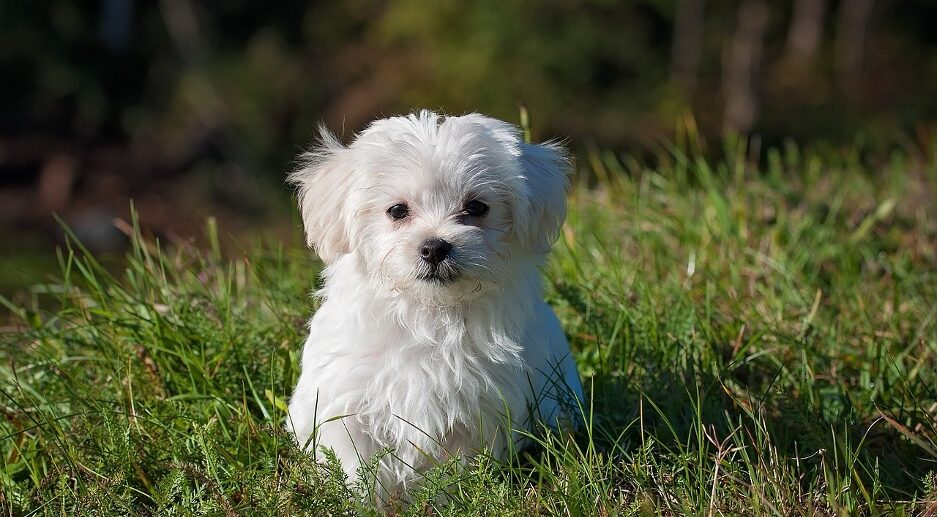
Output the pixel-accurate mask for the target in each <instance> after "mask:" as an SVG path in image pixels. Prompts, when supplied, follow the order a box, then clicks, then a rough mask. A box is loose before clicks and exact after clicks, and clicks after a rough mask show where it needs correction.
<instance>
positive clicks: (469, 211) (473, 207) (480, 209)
mask: <svg viewBox="0 0 938 517" xmlns="http://www.w3.org/2000/svg"><path fill="white" fill-rule="evenodd" d="M463 211H464V212H466V215H471V216H472V217H482V216H483V215H485V214H487V213H489V205H486V204H485V203H483V202H481V201H479V200H478V199H473V200H472V201H470V202H468V203H466V208H464V209H463Z"/></svg>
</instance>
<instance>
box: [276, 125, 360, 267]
mask: <svg viewBox="0 0 938 517" xmlns="http://www.w3.org/2000/svg"><path fill="white" fill-rule="evenodd" d="M347 152H348V150H347V149H346V147H345V146H343V145H342V144H341V143H340V142H339V140H338V139H337V138H336V137H335V135H333V134H332V133H330V132H329V130H328V129H326V128H325V127H323V126H320V127H319V141H318V142H317V143H316V144H314V145H313V148H312V149H311V150H310V151H308V152H305V153H303V154H302V155H300V157H299V162H300V165H299V167H297V169H296V170H294V171H293V172H292V173H291V174H290V176H289V177H288V179H287V181H289V182H290V183H292V184H294V185H296V187H297V197H298V202H299V207H300V214H301V215H302V217H303V228H304V229H305V231H306V243H307V244H308V245H309V246H310V247H312V248H314V249H315V250H316V253H317V254H319V258H321V259H322V261H323V262H325V263H326V264H330V263H332V261H334V260H335V259H337V258H339V257H340V256H341V255H344V254H346V253H349V251H350V249H351V248H350V242H351V238H350V233H349V230H350V228H351V213H350V211H349V199H348V197H349V195H350V193H351V192H352V184H353V181H352V177H353V174H352V167H351V164H348V163H346V160H345V157H346V156H347Z"/></svg>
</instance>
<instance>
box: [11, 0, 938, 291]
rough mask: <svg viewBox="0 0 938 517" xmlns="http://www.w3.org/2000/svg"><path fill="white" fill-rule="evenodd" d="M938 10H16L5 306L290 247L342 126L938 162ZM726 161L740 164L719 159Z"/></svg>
mask: <svg viewBox="0 0 938 517" xmlns="http://www.w3.org/2000/svg"><path fill="white" fill-rule="evenodd" d="M935 20H936V12H935V2H934V0H891V1H890V0H841V1H834V0H793V1H777V2H776V1H773V2H769V1H765V0H743V1H729V0H727V1H713V0H709V1H708V0H679V1H665V0H646V1H640V0H634V1H616V0H587V1H557V0H543V1H533V0H497V1H495V0H481V1H472V2H460V1H456V0H435V1H426V0H387V1H366V0H348V1H342V2H290V1H277V2H258V1H248V0H225V1H209V0H206V1H199V2H197V1H194V0H161V1H155V0H150V1H134V0H97V1H63V0H45V1H43V2H26V1H17V0H11V1H6V2H3V3H0V34H2V37H0V77H2V81H0V102H2V106H3V108H2V110H0V270H2V271H3V273H0V293H2V292H7V291H9V290H11V289H15V288H17V287H18V286H22V285H25V284H27V283H29V282H31V281H34V280H35V279H37V278H41V275H43V274H47V273H48V272H49V271H52V270H55V268H56V265H55V255H54V253H52V251H51V250H52V249H53V248H54V246H55V245H56V243H58V242H61V239H62V231H61V229H60V227H59V225H58V223H57V222H56V221H55V219H54V218H53V216H52V215H51V214H53V213H55V214H58V215H59V216H60V217H61V218H62V219H63V220H64V221H65V222H66V223H67V224H68V225H69V226H70V227H71V228H72V229H73V230H74V232H75V233H76V234H77V235H78V237H79V238H80V239H82V241H83V242H84V243H85V244H86V245H87V246H88V247H89V248H91V249H92V250H94V251H97V252H99V253H105V254H106V253H108V252H111V253H120V251H121V249H122V247H123V246H124V243H125V240H126V239H125V236H124V234H123V233H122V231H121V224H117V225H115V224H114V220H115V218H120V219H122V220H123V221H127V220H129V216H128V214H129V206H130V205H129V200H130V199H133V200H134V203H135V206H136V209H137V211H138V212H139V215H140V219H141V224H142V225H143V226H144V227H146V228H147V229H148V230H149V231H152V232H153V233H154V234H156V235H157V236H159V237H160V238H161V239H164V240H168V241H170V242H172V241H176V240H179V241H186V240H188V239H190V238H191V236H193V235H199V234H201V233H202V230H201V228H202V227H203V226H204V222H205V218H206V217H207V216H209V215H214V216H215V217H216V218H217V221H218V222H219V227H220V228H221V231H222V232H223V233H224V234H225V235H235V236H243V235H262V236H265V237H267V238H271V239H276V238H279V237H284V238H290V236H294V235H296V233H297V232H296V230H297V227H298V224H299V223H298V222H297V221H296V219H295V217H294V216H293V215H292V205H291V201H290V199H291V198H290V194H291V193H290V191H289V189H288V188H287V187H286V186H285V185H284V183H283V180H284V176H285V173H286V171H288V170H289V169H290V167H291V161H292V159H293V157H294V156H295V155H296V154H297V152H299V151H300V150H301V148H302V147H303V146H306V145H307V144H308V143H309V142H310V140H311V139H312V136H313V132H314V129H315V127H316V125H317V124H318V123H319V122H320V121H324V122H325V123H326V124H327V125H328V126H329V127H331V128H332V129H333V130H335V131H336V132H337V133H339V134H340V135H341V136H342V137H343V138H345V139H348V138H349V137H350V136H351V135H353V134H354V132H355V131H357V130H360V129H361V128H362V127H363V125H364V124H366V123H367V122H368V121H370V120H371V119H373V118H375V117H379V116H383V115H390V114H399V113H403V112H407V111H410V110H412V109H416V108H422V107H428V108H434V109H441V110H444V111H446V112H449V113H456V114H458V113H463V112H467V111H480V112H484V113H488V114H491V115H494V116H496V117H500V118H503V119H506V120H509V121H513V122H517V120H518V106H519V103H520V102H523V103H525V104H526V105H527V107H528V109H529V110H530V113H531V114H532V119H533V126H534V129H535V138H538V139H546V138H549V137H553V136H561V137H568V138H569V139H570V142H571V147H572V148H573V149H574V151H576V152H580V153H581V152H582V151H583V150H584V149H586V148H588V147H595V148H603V149H612V150H615V151H616V152H627V153H637V154H641V153H642V152H643V150H647V149H649V148H651V147H652V146H655V145H660V144H661V143H662V142H667V141H669V140H670V139H673V135H674V134H675V130H674V128H675V127H676V126H677V125H678V121H682V122H681V124H684V125H685V126H686V125H687V124H690V125H692V126H694V127H695V128H697V130H699V133H700V135H701V136H702V137H704V138H706V139H707V140H709V141H710V142H711V143H712V142H717V143H718V141H719V138H720V137H721V135H724V134H726V133H727V132H732V133H739V134H744V135H756V136H758V138H759V141H760V142H761V145H762V146H767V145H773V144H778V143H781V142H783V141H787V140H789V139H790V140H792V141H794V142H796V143H798V144H801V145H823V146H828V147H830V148H834V149H836V148H838V147H841V146H843V147H853V148H856V147H857V146H860V147H862V148H869V149H873V150H877V151H878V152H887V153H888V152H889V150H890V149H893V148H901V149H903V150H904V152H920V153H922V154H924V155H926V156H933V155H934V139H935V110H936V105H935V98H936V86H935V77H936V68H935V63H936V52H935V49H936V47H935ZM714 147H717V148H719V145H715V146H714Z"/></svg>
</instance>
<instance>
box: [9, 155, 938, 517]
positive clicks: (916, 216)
mask: <svg viewBox="0 0 938 517" xmlns="http://www.w3.org/2000/svg"><path fill="white" fill-rule="evenodd" d="M683 147H687V148H689V149H696V146H693V145H685V146H683ZM713 154H719V155H720V156H719V157H717V158H709V159H708V158H704V157H703V153H701V152H699V151H695V150H689V151H682V150H680V149H675V148H665V149H662V150H661V151H660V152H657V153H655V154H654V155H653V156H649V157H647V158H645V159H644V160H639V159H636V158H634V157H629V156H622V157H619V156H616V155H614V154H612V153H604V152H599V151H594V152H591V153H589V155H588V157H587V159H586V160H583V161H582V162H581V165H580V171H579V178H578V182H577V184H576V185H575V189H574V191H573V193H572V194H571V206H570V213H569V217H568V223H567V226H566V227H565V229H564V232H563V235H562V236H561V240H560V242H559V243H558V244H557V246H556V247H555V251H554V254H553V258H552V261H551V265H550V267H549V268H548V269H547V271H546V272H545V274H546V283H547V285H548V298H549V301H550V303H551V304H552V305H553V306H554V307H555V309H556V311H557V313H558V314H559V316H560V318H561V320H562V322H563V324H564V328H565V330H566V332H567V333H568V335H569V337H570V339H571V344H572V347H573V350H574V353H575V355H576V359H577V362H578V364H579V367H580V372H581V374H582V376H583V378H584V379H585V385H586V387H587V390H588V391H589V392H590V393H591V397H590V407H589V411H588V413H587V415H586V420H587V425H586V426H584V428H583V430H582V431H580V432H578V433H577V434H576V435H575V436H560V435H551V434H547V435H544V436H543V437H542V438H540V439H539V443H538V444H537V446H536V447H533V448H532V449H530V450H528V451H526V452H524V453H522V454H520V455H518V456H516V457H514V458H513V459H512V460H511V461H509V462H508V463H505V464H499V463H497V462H494V461H491V460H489V459H487V458H481V459H480V460H479V461H477V462H475V463H473V464H472V465H470V466H469V467H467V468H466V469H463V470H458V469H455V468H453V466H452V465H441V466H440V467H439V468H438V469H436V470H434V471H432V472H431V473H429V474H428V479H427V482H426V483H425V484H424V486H423V487H422V488H420V489H418V490H416V491H415V493H414V494H412V495H411V500H409V501H406V502H404V501H395V502H392V503H391V505H392V510H393V511H395V512H397V513H400V514H408V515H427V514H431V513H432V514H436V513H439V514H453V515H464V514H485V515H530V514H536V513H547V514H561V515H620V514H625V515H628V514H650V515H651V514H669V515H686V514H697V515H718V514H723V515H738V514H743V515H810V514H821V515H853V514H868V515H920V514H930V515H934V514H935V497H936V493H935V469H936V464H935V457H936V445H935V444H936V428H935V416H936V399H935V394H936V392H935V390H936V384H935V383H936V378H935V377H936V376H935V374H936V342H935V333H936V322H935V314H936V313H935V286H936V274H935V259H936V257H935V245H936V238H935V176H934V162H933V158H923V157H921V156H916V155H915V153H914V152H913V151H908V150H905V151H896V152H893V153H892V154H885V153H882V152H878V153H876V152H873V153H866V152H861V151H859V150H857V149H854V150H850V151H841V152H835V151H818V152H802V151H799V150H798V149H797V148H795V147H793V146H785V147H783V148H781V149H779V150H769V151H767V152H766V153H765V154H764V155H763V156H753V154H754V151H753V150H751V149H749V148H747V146H746V145H744V143H743V142H734V141H732V140H730V141H728V142H727V143H726V144H725V146H724V148H723V151H722V152H721V153H712V152H711V153H710V155H713ZM754 163H760V164H761V165H759V166H757V165H754ZM131 233H132V235H133V237H134V238H133V242H132V250H131V252H130V253H129V255H128V259H127V262H126V269H124V270H123V271H120V272H118V273H113V272H109V269H108V268H104V267H102V266H101V265H100V264H99V263H98V262H96V260H95V258H94V257H93V256H92V255H91V254H89V253H87V252H85V251H84V250H83V249H82V248H81V247H80V244H79V243H77V242H74V241H72V242H70V244H69V245H68V246H67V247H65V248H64V249H62V250H61V252H60V253H59V256H58V260H59V263H60V266H61V271H60V273H59V274H58V276H57V278H56V279H55V280H54V281H50V282H48V283H46V284H43V285H39V286H35V287H34V288H33V289H32V292H33V293H34V296H33V298H32V299H31V300H30V301H29V303H19V304H14V303H13V302H10V301H9V300H4V303H5V304H6V305H7V308H8V309H9V310H10V312H11V313H12V316H11V317H10V320H11V321H10V323H9V324H8V325H7V326H6V327H4V330H3V333H2V336H0V340H2V341H0V344H2V346H0V356H2V361H0V395H2V402H0V407H2V410H3V415H4V418H3V420H2V421H0V454H2V457H3V468H2V471H0V486H2V494H0V508H2V514H3V515H47V514H48V515H89V514H96V515H102V514H103V515H109V514H119V515H125V514H152V515H202V514H208V515H234V514H246V515H295V514H308V515H323V514H343V513H350V514H374V513H378V511H379V509H377V508H376V507H375V506H374V505H373V504H372V499H371V498H370V497H369V496H368V495H367V494H366V493H364V491H363V490H362V489H361V488H360V487H355V486H347V484H346V483H344V482H343V478H342V474H341V470H340V469H339V468H338V466H337V465H335V464H334V463H332V464H328V465H323V466H321V465H317V464H315V463H314V462H313V461H311V460H310V457H309V456H308V455H307V454H305V453H303V452H301V451H299V450H297V448H296V447H295V446H294V445H293V444H292V443H291V441H290V439H289V437H288V436H287V435H286V434H285V433H284V432H283V430H282V426H281V422H282V421H283V419H284V416H285V408H286V406H285V401H286V399H287V397H288V396H289V394H290V392H291V389H292V387H293V384H294V382H295V380H296V377H297V375H298V371H299V356H300V346H301V343H302V340H303V337H304V336H303V327H304V322H305V320H306V319H307V318H308V317H309V315H310V313H311V312H312V311H313V310H315V302H314V301H313V300H312V299H311V298H310V297H309V295H308V293H309V292H310V290H311V288H312V287H313V286H314V285H315V284H316V283H317V269H318V266H317V265H316V264H317V263H316V262H315V261H314V260H313V259H312V258H311V255H310V253H309V252H308V251H306V250H303V249H301V248H300V247H299V246H293V245H291V246H287V247H284V246H281V245H278V244H266V245H252V246H248V247H245V249H244V252H243V256H241V257H240V258H236V259H230V258H229V259H226V258H223V257H222V256H221V253H220V252H219V251H218V249H219V248H218V236H217V232H216V231H215V229H214V226H213V225H211V224H210V225H209V227H208V241H209V242H210V243H212V245H211V246H209V247H208V249H206V250H198V249H195V248H192V247H182V248H176V249H161V246H160V243H159V242H157V241H154V240H152V239H148V238H145V237H143V236H142V235H141V233H140V231H139V229H136V228H134V229H132V231H131ZM50 299H51V300H50ZM50 301H51V302H54V304H53V305H54V306H56V307H57V309H56V310H54V311H49V310H47V309H43V308H42V307H49V306H50ZM443 500H447V501H448V504H446V505H442V504H441V501H443Z"/></svg>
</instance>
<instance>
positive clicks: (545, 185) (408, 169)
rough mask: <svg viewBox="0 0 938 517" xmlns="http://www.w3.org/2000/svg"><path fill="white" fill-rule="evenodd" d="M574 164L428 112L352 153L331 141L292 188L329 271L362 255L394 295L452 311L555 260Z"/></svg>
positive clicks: (396, 122)
mask: <svg viewBox="0 0 938 517" xmlns="http://www.w3.org/2000/svg"><path fill="white" fill-rule="evenodd" d="M568 172H569V162H568V160H567V157H566V155H565V153H564V151H563V149H562V148H561V147H559V146H558V145H556V144H541V145H532V144H526V143H524V141H523V140H522V138H521V133H520V131H519V130H518V128H516V127H515V126H512V125H511V124H507V123H505V122H502V121H499V120H495V119H493V118H489V117H485V116H482V115H478V114H471V115H465V116H461V117H445V118H444V117H441V116H439V115H437V114H435V113H432V112H429V111H422V112H420V113H419V114H414V115H409V116H406V117H393V118H388V119H383V120H378V121H375V122H374V123H372V124H371V125H370V126H369V127H368V128H367V129H366V130H365V131H363V132H362V133H361V134H359V135H358V137H357V138H356V139H355V140H354V141H353V142H352V143H351V144H350V145H349V146H348V147H346V146H343V145H342V144H341V143H339V142H338V140H337V139H336V138H335V137H334V136H332V135H331V134H330V133H329V132H328V131H326V130H325V129H322V130H321V141H320V143H319V145H318V146H317V147H316V148H315V149H313V150H312V151H311V152H309V153H306V154H304V155H303V156H302V165H301V167H300V168H299V169H298V170H296V171H295V172H294V173H293V174H292V175H291V176H290V180H291V181H292V182H293V183H295V184H296V185H297V186H298V190H299V204H300V211H301V212H302V216H303V224H304V226H305V229H306V237H307V241H308V243H309V244H310V245H311V246H313V247H314V248H315V249H316V251H317V252H318V253H319V256H320V257H321V258H322V260H323V261H324V262H326V263H327V264H328V263H331V262H333V261H335V260H337V259H338V258H339V257H341V256H343V255H347V254H354V256H355V259H356V260H357V261H358V264H359V266H360V267H362V268H364V270H365V271H366V272H367V273H368V274H369V275H370V276H371V277H372V278H374V279H375V280H376V281H378V282H380V283H381V284H382V285H383V286H384V287H385V288H387V289H388V290H390V291H393V292H395V293H398V294H399V295H401V296H406V297H408V298H411V299H413V300H414V301H417V302H420V303H426V304H429V305H451V304H455V303H459V302H461V301H464V300H468V299H471V298H474V297H477V296H479V295H481V294H483V293H485V292H486V291H489V290H490V289H492V288H494V287H496V286H498V285H499V284H502V283H504V282H505V281H506V280H507V279H508V278H510V276H511V275H513V274H516V273H517V268H518V267H520V266H521V264H530V261H531V258H532V257H536V256H538V255H543V254H545V253H546V252H547V251H548V250H549V248H550V245H551V243H552V242H553V239H554V238H555V237H556V235H557V232H558V231H559V229H560V225H561V224H562V223H563V219H564V213H565V191H566V186H567V174H568Z"/></svg>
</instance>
